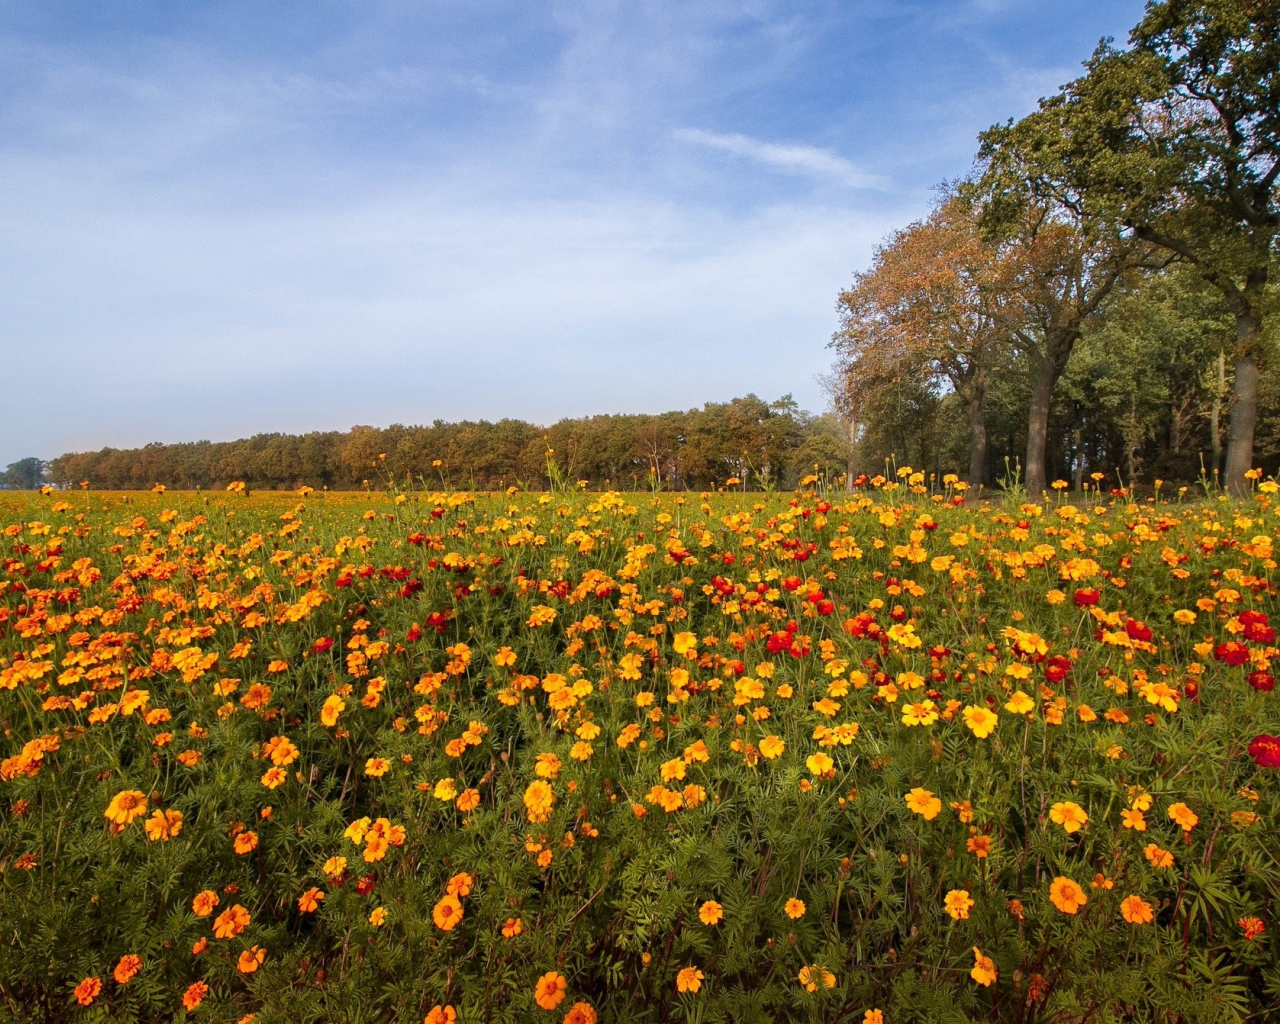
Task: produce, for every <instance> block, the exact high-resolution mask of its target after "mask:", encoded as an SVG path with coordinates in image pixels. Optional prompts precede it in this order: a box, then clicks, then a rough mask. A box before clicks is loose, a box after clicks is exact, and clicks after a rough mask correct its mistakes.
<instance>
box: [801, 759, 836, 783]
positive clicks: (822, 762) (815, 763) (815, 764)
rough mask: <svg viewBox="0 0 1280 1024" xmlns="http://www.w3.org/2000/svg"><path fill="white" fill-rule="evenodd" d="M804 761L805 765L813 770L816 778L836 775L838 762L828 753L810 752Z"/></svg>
mask: <svg viewBox="0 0 1280 1024" xmlns="http://www.w3.org/2000/svg"><path fill="white" fill-rule="evenodd" d="M804 763H805V767H806V768H808V769H809V771H811V772H813V774H814V776H815V777H816V778H819V779H823V778H831V777H834V776H835V773H836V772H835V767H836V763H835V762H834V761H833V760H831V758H830V756H828V755H827V754H823V753H817V754H810V755H809V756H808V757H807V758H806V759H805V762H804Z"/></svg>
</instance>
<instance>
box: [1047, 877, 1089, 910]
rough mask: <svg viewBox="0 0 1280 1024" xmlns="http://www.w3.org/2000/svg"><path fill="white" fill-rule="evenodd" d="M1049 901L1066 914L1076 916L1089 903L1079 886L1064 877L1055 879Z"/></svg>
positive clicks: (1050, 890)
mask: <svg viewBox="0 0 1280 1024" xmlns="http://www.w3.org/2000/svg"><path fill="white" fill-rule="evenodd" d="M1049 899H1051V900H1052V901H1053V905H1054V906H1055V907H1057V908H1058V909H1059V910H1061V911H1062V912H1063V913H1064V914H1074V913H1076V912H1077V911H1078V910H1079V909H1080V908H1081V907H1083V906H1084V905H1085V904H1086V903H1088V902H1089V897H1088V896H1086V895H1085V892H1084V890H1083V889H1082V888H1080V886H1079V884H1077V883H1076V882H1073V881H1072V880H1071V879H1070V878H1066V877H1064V876H1062V875H1059V876H1058V877H1057V878H1055V879H1054V880H1053V883H1052V884H1051V885H1050V886H1049Z"/></svg>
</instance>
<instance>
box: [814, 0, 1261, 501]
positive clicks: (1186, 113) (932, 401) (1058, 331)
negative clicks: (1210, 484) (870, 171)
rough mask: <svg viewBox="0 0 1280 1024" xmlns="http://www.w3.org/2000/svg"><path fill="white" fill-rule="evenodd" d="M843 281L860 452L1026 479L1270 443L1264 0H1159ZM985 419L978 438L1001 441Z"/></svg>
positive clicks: (1146, 465)
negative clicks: (1014, 463)
mask: <svg viewBox="0 0 1280 1024" xmlns="http://www.w3.org/2000/svg"><path fill="white" fill-rule="evenodd" d="M979 142H980V146H979V150H978V153H977V157H976V161H975V167H974V171H973V173H972V174H971V175H969V176H968V177H967V178H966V179H964V180H961V181H958V182H953V183H949V184H947V185H946V186H944V187H943V189H941V190H940V192H941V198H940V200H939V202H938V203H937V204H936V207H935V208H934V210H933V211H932V213H931V214H930V215H929V216H928V217H927V218H925V219H923V220H921V221H920V222H918V223H915V224H912V225H910V226H909V227H907V228H905V229H903V230H901V231H899V232H897V233H895V234H894V235H893V236H892V237H890V238H889V239H888V240H887V241H886V242H885V243H884V245H883V246H881V247H880V249H879V250H878V251H877V253H876V256H875V259H874V262H873V264H872V266H871V267H870V268H868V269H867V270H866V271H864V272H862V273H859V274H857V275H856V276H855V279H854V281H853V284H852V286H851V287H850V288H848V289H847V290H845V291H844V292H842V293H841V295H840V297H839V300H838V303H837V308H838V310H839V312H840V316H841V324H840V329H839V330H838V331H837V333H836V334H835V337H834V338H833V340H832V345H833V346H834V348H835V349H836V353H837V361H836V366H835V368H834V371H833V373H832V375H831V377H830V379H829V381H828V384H829V388H830V391H831V393H832V396H833V400H834V403H835V405H836V407H837V408H838V409H839V410H840V412H841V414H842V415H843V416H844V417H845V418H846V419H847V420H849V421H850V422H851V423H852V424H853V427H852V437H853V439H854V455H855V458H856V459H857V460H858V461H859V462H860V463H862V464H867V465H872V466H875V465H878V464H879V462H880V460H882V459H883V458H884V457H886V456H887V455H888V454H889V453H894V454H896V455H897V456H898V457H899V458H900V459H905V460H907V461H912V463H913V464H915V465H921V464H924V465H929V464H932V463H937V464H939V465H948V464H949V465H962V464H964V463H967V465H968V479H969V481H970V482H971V483H983V482H985V483H990V482H991V481H992V479H993V477H994V476H995V475H996V474H997V472H998V467H999V466H1000V465H1001V463H1002V462H1003V461H1004V460H1003V456H1006V455H1008V454H1010V453H1011V452H1013V451H1018V452H1019V453H1020V455H1021V458H1020V460H1019V462H1020V465H1019V466H1018V469H1019V471H1020V472H1021V473H1022V474H1025V476H1024V481H1025V486H1026V488H1027V490H1028V491H1030V492H1032V493H1039V492H1040V491H1042V490H1043V489H1044V488H1045V487H1046V485H1047V484H1048V483H1049V481H1050V480H1051V479H1052V478H1055V477H1063V478H1066V479H1067V480H1068V481H1070V482H1073V483H1074V484H1075V485H1076V486H1077V487H1079V486H1080V484H1081V483H1082V481H1083V477H1084V474H1085V473H1086V472H1088V473H1089V474H1090V475H1093V474H1094V473H1102V474H1103V475H1104V476H1105V477H1107V478H1108V479H1109V480H1111V481H1112V485H1113V486H1114V485H1115V484H1117V483H1118V484H1119V485H1120V486H1130V485H1132V484H1135V483H1137V482H1138V481H1139V480H1145V481H1147V482H1151V481H1153V480H1154V479H1156V478H1164V479H1170V480H1179V481H1185V480H1189V479H1195V478H1197V477H1198V476H1199V475H1200V473H1201V472H1204V473H1205V474H1206V475H1207V476H1208V477H1209V478H1211V479H1213V478H1215V476H1216V474H1218V472H1219V470H1220V471H1221V480H1222V482H1223V483H1224V484H1225V485H1226V486H1227V487H1228V488H1230V489H1232V490H1234V491H1237V492H1239V491H1242V490H1243V489H1244V488H1245V486H1246V478H1245V474H1246V473H1247V472H1248V471H1249V470H1250V469H1251V468H1253V467H1254V465H1255V463H1256V462H1261V463H1262V464H1263V465H1264V466H1265V467H1269V468H1270V469H1271V470H1272V471H1273V472H1274V470H1275V468H1276V466H1277V465H1278V464H1280V437H1277V432H1278V427H1277V424H1278V422H1280V379H1278V377H1277V371H1276V368H1275V366H1274V365H1273V364H1274V360H1273V359H1272V358H1271V357H1272V355H1273V352H1274V349H1275V342H1276V333H1277V324H1276V321H1277V315H1276V306H1277V288H1276V283H1275V282H1276V274H1275V273H1274V270H1275V266H1276V260H1277V235H1278V233H1280V185H1278V181H1277V179H1278V178H1280V5H1277V4H1276V3H1275V2H1274V0H1200V2H1194V0H1151V2H1149V3H1148V4H1147V7H1146V11H1145V15H1144V17H1143V19H1142V21H1141V22H1140V23H1139V24H1138V26H1137V27H1135V28H1134V30H1133V31H1132V33H1131V34H1130V38H1129V45H1128V46H1127V47H1125V48H1117V47H1115V46H1114V45H1113V44H1112V42H1111V41H1109V40H1104V41H1103V42H1102V43H1101V44H1100V45H1099V47H1098V49H1097V50H1096V51H1095V53H1094V54H1093V56H1092V57H1091V58H1090V60H1089V61H1088V62H1086V64H1085V74H1084V75H1082V76H1081V77H1079V78H1077V79H1076V80H1075V81H1073V82H1071V83H1070V84H1068V85H1067V86H1065V87H1064V88H1063V90H1062V91H1061V92H1060V93H1058V94H1056V95H1054V96H1051V97H1048V98H1045V99H1042V100H1041V101H1040V103H1039V105H1038V108H1037V110H1036V111H1034V112H1033V113H1031V114H1030V115H1028V116H1027V117H1024V118H1022V119H1021V120H1019V121H1012V120H1011V121H1009V122H1008V123H1006V124H1000V125H996V126H994V127H992V128H991V129H989V130H988V131H986V132H984V133H983V134H982V135H981V136H980V137H979ZM993 442H994V443H993Z"/></svg>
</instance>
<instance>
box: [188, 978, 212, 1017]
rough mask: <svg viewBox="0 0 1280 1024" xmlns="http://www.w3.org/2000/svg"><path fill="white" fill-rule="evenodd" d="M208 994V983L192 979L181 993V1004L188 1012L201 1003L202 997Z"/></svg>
mask: <svg viewBox="0 0 1280 1024" xmlns="http://www.w3.org/2000/svg"><path fill="white" fill-rule="evenodd" d="M208 994H209V986H208V985H206V984H205V983H204V982H203V981H194V982H192V983H191V984H190V985H188V986H187V990H186V991H185V992H183V993H182V1005H183V1006H184V1007H185V1008H186V1010H187V1011H188V1012H190V1011H192V1010H194V1009H195V1008H196V1007H197V1006H199V1005H200V1004H201V1003H203V1002H204V997H205V996H207V995H208Z"/></svg>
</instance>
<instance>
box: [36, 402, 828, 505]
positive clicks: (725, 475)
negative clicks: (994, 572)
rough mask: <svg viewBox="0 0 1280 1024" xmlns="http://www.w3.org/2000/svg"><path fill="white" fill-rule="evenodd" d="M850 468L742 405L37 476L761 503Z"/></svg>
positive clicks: (787, 424)
mask: <svg viewBox="0 0 1280 1024" xmlns="http://www.w3.org/2000/svg"><path fill="white" fill-rule="evenodd" d="M383 456H385V459H384V458H383ZM848 457H849V448H848V444H847V441H846V437H845V434H844V429H843V428H842V426H841V425H840V423H839V422H838V421H837V420H836V418H835V417H834V416H832V415H830V414H828V415H822V416H814V415H811V414H810V413H808V412H806V411H804V410H803V409H801V408H800V407H799V406H798V405H797V404H796V402H795V401H793V400H792V398H791V396H789V395H788V396H784V397H783V398H781V399H779V400H778V401H776V402H766V401H764V400H762V399H760V398H757V397H756V396H755V395H747V396H746V397H745V398H735V399H733V400H732V401H730V402H723V403H708V404H707V405H705V406H703V407H702V408H701V409H692V410H689V411H687V412H668V413H661V414H658V415H615V416H590V417H584V418H581V419H564V420H561V421H560V422H558V423H556V424H554V425H552V426H549V427H541V426H537V425H535V424H532V423H525V422H524V421H522V420H514V419H503V420H499V421H497V422H496V423H490V422H487V421H484V420H481V421H478V422H462V423H445V422H442V421H439V420H437V421H436V422H434V423H433V424H431V426H412V427H406V426H402V425H400V424H395V425H393V426H390V427H386V428H385V429H379V428H376V427H369V426H357V427H352V428H351V429H350V430H348V431H345V432H340V431H325V432H317V433H311V434H302V435H293V434H258V435H256V436H254V437H250V438H245V439H243V440H239V441H227V442H221V443H215V442H211V441H197V442H194V443H188V444H149V445H147V446H146V447H144V448H130V449H117V448H104V449H102V450H101V451H96V452H77V453H73V454H67V455H62V456H59V457H58V458H56V459H53V460H52V461H51V462H49V463H48V464H47V465H46V466H45V467H44V476H45V478H46V479H47V480H49V482H51V483H54V484H55V485H58V486H63V487H74V486H76V485H77V484H79V483H80V482H81V481H88V482H89V485H90V486H91V487H93V488H95V489H132V490H138V489H144V488H149V487H152V486H153V485H155V484H157V483H162V484H164V485H166V486H167V487H173V488H182V489H195V488H201V489H208V488H219V487H224V486H226V485H227V484H228V483H230V482H232V481H234V480H243V481H244V482H245V483H246V484H247V485H248V486H249V487H252V488H256V489H291V488H296V487H300V486H302V485H304V484H306V485H310V486H312V487H317V488H319V487H329V488H332V489H343V490H345V489H351V488H360V487H364V486H366V485H373V486H380V485H381V482H382V478H384V477H385V476H387V475H393V476H395V477H397V478H400V479H403V478H404V477H405V476H406V475H408V476H411V477H413V478H415V479H421V480H422V481H424V482H425V483H426V484H427V485H428V486H430V485H437V486H441V485H446V484H447V485H448V486H451V487H469V488H476V489H483V490H492V489H495V488H500V487H508V486H511V485H517V486H521V487H525V488H530V489H536V488H545V487H547V486H549V483H550V480H549V476H548V471H549V470H550V471H551V472H552V473H553V474H555V475H557V476H558V477H559V478H561V479H563V480H565V481H568V482H570V483H571V484H573V483H576V482H577V481H579V480H585V481H586V482H587V485H588V486H590V487H592V488H598V487H617V488H620V489H632V490H634V489H647V488H650V487H655V486H661V487H663V488H668V489H677V490H679V489H698V488H705V487H710V486H712V485H714V484H722V483H724V482H725V481H726V480H727V479H730V478H736V479H738V480H740V481H743V482H744V483H746V484H747V485H748V486H750V487H751V488H753V489H756V490H760V489H767V488H772V487H793V486H795V484H796V483H797V482H798V481H799V479H800V478H801V477H803V476H804V475H806V474H808V473H813V472H815V471H816V472H817V473H819V474H822V475H824V476H826V477H828V478H831V479H834V478H836V477H838V476H843V474H844V473H845V472H846V470H847V468H848ZM552 462H553V463H554V465H552Z"/></svg>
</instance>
